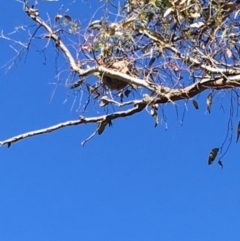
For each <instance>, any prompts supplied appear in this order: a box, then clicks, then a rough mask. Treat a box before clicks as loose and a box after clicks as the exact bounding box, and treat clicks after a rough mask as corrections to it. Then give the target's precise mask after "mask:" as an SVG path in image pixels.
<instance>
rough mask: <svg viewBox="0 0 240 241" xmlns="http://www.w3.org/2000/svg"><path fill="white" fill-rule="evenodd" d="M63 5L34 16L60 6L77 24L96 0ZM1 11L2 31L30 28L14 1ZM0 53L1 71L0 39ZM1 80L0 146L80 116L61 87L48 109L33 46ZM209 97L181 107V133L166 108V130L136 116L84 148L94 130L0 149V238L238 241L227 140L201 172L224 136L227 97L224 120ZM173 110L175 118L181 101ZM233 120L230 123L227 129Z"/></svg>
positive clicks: (44, 73) (233, 160)
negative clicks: (207, 102)
mask: <svg viewBox="0 0 240 241" xmlns="http://www.w3.org/2000/svg"><path fill="white" fill-rule="evenodd" d="M68 3H69V2H68V1H67V0H60V1H59V2H55V3H49V2H40V4H39V8H40V9H41V12H42V13H44V12H48V13H49V14H50V15H51V16H54V15H55V13H56V12H57V10H58V9H59V6H60V5H61V4H65V6H68V7H69V8H70V13H71V16H74V18H77V17H79V18H80V19H81V21H85V20H87V19H88V18H89V17H90V16H91V15H92V13H93V12H94V11H95V9H96V6H94V4H96V3H97V1H96V2H95V1H91V2H90V3H91V4H92V6H91V7H89V6H88V5H85V8H83V7H82V6H83V5H82V4H81V1H79V2H78V3H75V5H74V7H72V8H71V6H70V5H69V4H68ZM0 12H1V14H0V29H3V30H4V31H6V33H7V32H10V31H12V29H13V28H14V27H15V26H20V25H22V24H26V25H27V24H28V25H29V24H30V23H31V22H30V21H29V20H28V18H27V17H26V15H25V13H24V12H23V11H22V6H21V4H20V3H18V2H16V1H13V0H11V1H4V2H3V3H2V4H1V8H0ZM24 34H26V33H21V34H20V35H19V36H22V37H24ZM0 48H1V56H0V65H1V66H3V65H4V64H5V63H6V62H7V61H8V60H10V58H11V57H13V54H14V52H13V50H12V49H11V48H9V42H7V41H3V40H1V45H0ZM49 53H53V52H51V51H50V52H49ZM5 72H6V69H5V68H1V70H0V80H1V81H0V112H1V118H0V126H1V128H0V139H1V140H4V139H6V138H9V137H12V136H14V135H17V134H20V133H23V132H26V131H31V130H34V129H38V128H44V127H47V126H49V125H54V124H57V123H59V122H62V121H66V120H71V119H76V118H78V114H79V113H77V111H76V109H77V106H76V105H75V106H74V108H72V104H73V101H74V97H75V96H74V94H73V93H71V92H69V91H67V90H66V89H65V88H64V86H61V85H60V86H59V87H58V88H57V91H56V93H55V95H54V97H53V100H52V101H51V103H50V104H49V99H50V97H51V95H52V92H53V90H54V85H53V84H52V83H54V82H56V79H54V76H55V70H54V59H51V54H49V55H48V58H47V65H44V64H43V56H42V55H40V54H39V53H37V52H36V51H35V50H34V48H33V49H32V50H31V51H30V53H29V55H28V58H27V60H26V61H25V62H24V61H23V60H22V61H20V62H17V63H16V65H15V67H14V68H13V69H11V70H10V71H9V72H8V73H5ZM207 94H208V93H207V92H206V93H203V95H202V97H201V98H200V100H199V104H200V109H199V110H198V111H197V110H195V109H194V108H193V106H192V104H191V103H189V104H188V105H187V107H188V111H187V113H186V115H185V119H184V122H183V126H182V125H181V123H180V121H178V120H177V116H176V112H175V108H174V107H173V106H172V105H171V104H169V106H168V107H167V123H168V130H167V131H166V130H165V129H164V123H161V124H160V125H159V126H158V127H157V128H154V120H153V119H152V118H151V117H150V116H149V114H148V113H147V112H143V113H140V114H138V115H135V116H133V117H129V118H126V119H121V120H118V121H114V123H113V127H112V128H111V127H110V128H107V129H106V130H105V132H104V134H102V135H101V136H96V137H95V138H93V139H92V140H91V141H90V142H88V143H87V144H86V146H85V147H82V146H81V142H82V141H83V140H84V139H86V138H87V137H88V136H89V135H90V134H91V133H92V132H93V131H94V130H95V126H94V125H92V126H76V127H68V128H65V129H62V130H60V131H57V132H53V133H51V134H46V135H41V136H37V137H34V138H29V139H26V140H23V141H20V142H18V143H15V144H13V145H12V146H11V148H7V147H5V146H4V147H1V148H0V240H3V241H15V240H16V241H23V240H24V241H28V240H29V241H30V240H31V241H32V240H35V241H38V240H39V241H40V240H41V241H42V240H46V241H48V240H49V241H55V240H56V241H62V240H84V241H95V240H96V241H101V240H104V241H106V240H114V241H118V240H119V241H120V240H121V241H122V240H124V241H128V240H129V241H130V240H131V241H132V240H138V241H142V240H144V241H145V240H167V241H168V240H170V241H171V240H184V241H185V240H194V241H200V240H211V241H212V240H218V241H219V240H220V241H222V240H223V241H224V240H240V188H239V183H240V175H239V170H240V162H239V145H240V144H235V140H234V141H233V144H232V145H231V147H230V149H229V152H228V153H227V155H226V156H225V157H224V158H223V163H224V168H223V169H221V168H220V166H219V165H217V163H214V164H213V165H212V166H208V165H207V159H208V153H209V151H210V150H211V149H212V148H213V147H219V146H221V144H222V142H223V140H224V138H225V134H226V127H227V122H228V113H229V110H228V108H227V106H228V102H227V97H224V98H225V99H224V101H223V102H224V104H225V112H223V111H222V110H221V108H220V105H219V103H220V99H221V98H222V97H221V95H219V96H218V98H219V100H217V98H216V101H215V102H214V103H213V109H212V113H211V114H210V115H209V114H207V113H206V106H205V99H206V96H207ZM66 98H67V101H65V100H66ZM177 105H178V107H179V108H180V110H182V109H183V105H184V103H183V102H179V103H178V104H177ZM180 113H182V112H180ZM91 114H93V113H90V111H89V112H88V113H87V115H89V116H91ZM238 119H239V117H238V116H237V115H234V128H236V125H237V122H238ZM234 138H235V133H234Z"/></svg>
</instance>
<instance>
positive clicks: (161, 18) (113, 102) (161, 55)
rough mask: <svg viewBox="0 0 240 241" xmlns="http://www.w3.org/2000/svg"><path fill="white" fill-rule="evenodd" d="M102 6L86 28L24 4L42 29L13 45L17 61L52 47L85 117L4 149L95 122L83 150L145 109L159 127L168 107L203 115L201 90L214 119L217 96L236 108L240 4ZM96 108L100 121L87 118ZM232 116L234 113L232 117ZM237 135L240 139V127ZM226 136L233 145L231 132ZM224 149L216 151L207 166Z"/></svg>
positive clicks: (152, 1) (160, 1)
mask: <svg viewBox="0 0 240 241" xmlns="http://www.w3.org/2000/svg"><path fill="white" fill-rule="evenodd" d="M100 2H101V3H102V7H101V8H99V9H98V10H97V12H98V13H101V17H100V18H98V19H97V18H96V17H95V15H93V16H92V18H91V19H90V20H89V22H88V23H87V24H85V26H84V24H83V23H81V22H80V21H79V20H78V16H70V15H69V14H68V13H67V12H63V11H62V12H61V11H58V13H56V14H55V15H54V16H51V18H50V19H44V17H42V16H43V13H42V12H41V9H38V7H39V6H40V5H33V6H30V4H29V3H27V2H24V3H23V9H24V12H25V13H26V15H27V17H28V18H30V19H31V21H32V23H34V24H35V26H36V27H35V29H34V30H32V28H31V37H30V39H29V40H28V41H27V42H26V43H22V42H17V41H15V43H16V44H18V45H19V51H18V55H17V56H16V58H18V57H19V55H20V53H22V51H28V50H29V46H31V45H32V44H33V43H34V41H35V40H36V39H39V38H40V39H41V41H42V42H44V43H45V44H46V43H47V44H46V46H47V47H49V48H50V47H51V45H49V43H50V42H53V43H54V48H56V49H57V50H58V52H60V53H61V55H62V56H63V57H64V59H65V62H66V63H67V64H68V66H69V73H68V74H69V75H68V78H67V79H66V81H65V87H66V88H67V89H69V90H72V91H76V90H82V91H83V92H82V93H85V94H84V96H83V97H82V98H83V101H82V106H81V110H82V114H81V115H80V116H79V118H78V119H76V120H74V121H67V122H64V123H59V124H57V125H54V126H50V127H47V128H44V129H40V130H36V131H30V132H28V133H24V134H21V135H18V136H15V137H12V138H10V139H7V140H4V141H2V142H1V143H0V144H1V145H5V144H7V145H8V146H10V145H11V144H12V143H14V142H17V141H19V140H21V139H24V138H27V137H31V136H35V135H38V134H44V133H48V132H51V131H55V130H58V129H60V128H64V127H66V126H71V125H81V124H90V123H93V124H95V125H96V130H95V132H94V133H93V134H92V135H91V136H90V137H89V138H88V139H86V140H85V141H84V142H83V143H82V144H85V143H86V141H88V140H89V139H91V138H92V137H93V136H94V135H96V134H99V135H100V134H102V133H103V132H104V130H105V128H107V126H109V125H112V124H113V122H114V121H116V120H117V119H118V118H125V117H127V116H132V115H134V114H137V113H139V112H142V111H147V112H148V113H149V114H150V115H151V116H152V117H153V120H154V123H155V126H157V125H158V124H159V123H161V122H162V121H163V122H164V116H165V111H164V110H165V108H166V106H167V105H168V104H170V105H174V106H175V107H176V108H178V107H177V106H176V103H177V102H179V105H183V106H185V105H186V103H190V104H191V103H192V104H193V106H194V107H195V109H199V103H198V101H197V100H198V99H199V96H200V95H201V93H203V92H207V99H206V107H205V108H206V111H208V112H209V113H211V106H212V103H213V101H214V98H216V96H218V95H219V96H223V95H227V96H228V97H229V106H230V109H233V105H234V106H239V89H238V87H239V85H240V62H239V59H240V56H239V52H240V46H239V40H240V37H239V36H240V28H239V24H240V17H239V15H240V0H235V1H224V0H175V1H170V0H126V1H119V2H117V1H113V0H106V1H105V2H104V1H100ZM82 4H84V3H82ZM85 7H86V6H85ZM98 15H99V14H98ZM40 30H41V31H40ZM29 31H30V29H29ZM43 31H44V34H43V33H42V32H43ZM1 38H2V39H6V40H8V41H13V39H12V35H11V36H8V35H5V34H4V33H3V32H2V34H1ZM43 51H45V50H44V49H43ZM92 104H94V105H95V109H96V111H97V112H98V113H102V114H101V115H99V114H96V115H93V116H86V115H85V111H86V110H88V109H89V108H91V107H90V106H92ZM111 106H114V108H110V107H111ZM91 113H92V111H91ZM232 116H233V112H232V111H231V112H230V114H229V119H232ZM236 133H237V140H238V138H239V134H240V125H239V126H238V127H237V128H236ZM227 135H229V137H230V138H231V139H232V137H233V134H232V132H228V133H227ZM218 150H219V148H214V149H213V150H212V152H211V153H210V157H209V164H211V163H212V162H213V161H214V159H215V158H216V155H217V152H218ZM211 154H212V155H211Z"/></svg>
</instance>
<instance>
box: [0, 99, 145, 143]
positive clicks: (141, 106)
mask: <svg viewBox="0 0 240 241" xmlns="http://www.w3.org/2000/svg"><path fill="white" fill-rule="evenodd" d="M145 106H146V104H144V103H141V104H138V105H136V106H135V107H134V108H132V109H129V110H126V111H118V112H115V113H113V114H109V115H102V116H98V117H89V118H85V117H80V119H79V120H72V121H66V122H62V123H59V124H57V125H54V126H50V127H47V128H44V129H40V130H36V131H30V132H27V133H24V134H21V135H18V136H14V137H12V138H9V139H7V140H5V141H1V142H0V146H3V145H8V147H10V146H11V144H12V143H14V142H17V141H20V140H23V139H26V138H28V137H32V136H37V135H41V134H46V133H50V132H53V131H56V130H59V129H61V128H64V127H67V126H76V125H81V124H87V123H101V122H103V121H112V120H115V119H117V118H123V117H127V116H131V115H134V114H136V113H138V112H140V111H142V110H143V109H144V108H145Z"/></svg>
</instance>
